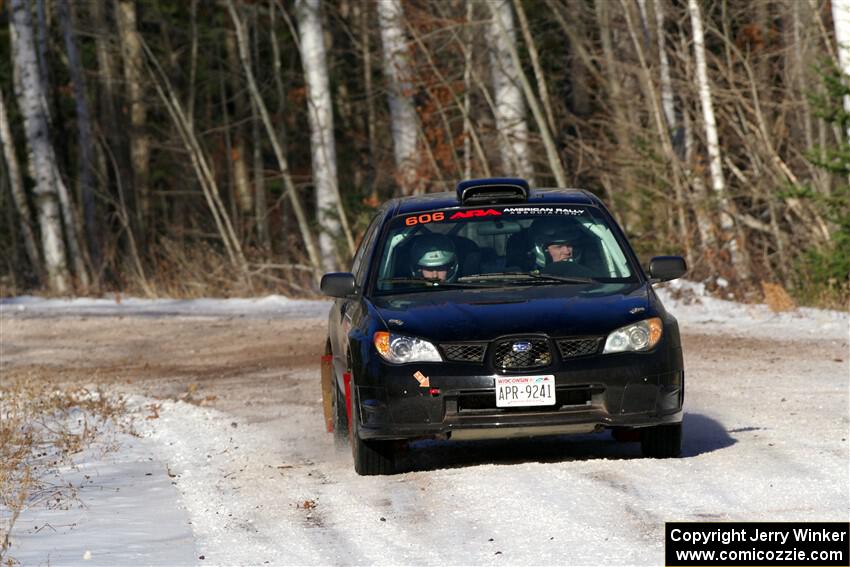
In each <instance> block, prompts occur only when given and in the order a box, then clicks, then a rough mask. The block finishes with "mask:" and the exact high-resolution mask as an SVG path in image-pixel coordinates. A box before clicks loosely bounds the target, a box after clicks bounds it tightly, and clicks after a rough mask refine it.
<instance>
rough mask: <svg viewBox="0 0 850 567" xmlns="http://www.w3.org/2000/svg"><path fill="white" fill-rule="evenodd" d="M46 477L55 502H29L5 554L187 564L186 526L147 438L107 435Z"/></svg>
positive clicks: (191, 545) (51, 561)
mask: <svg viewBox="0 0 850 567" xmlns="http://www.w3.org/2000/svg"><path fill="white" fill-rule="evenodd" d="M107 438H108V439H109V443H110V444H112V443H117V444H119V445H120V450H118V451H117V452H112V451H110V450H109V448H108V447H106V446H104V445H103V444H97V445H95V446H93V447H90V448H89V449H88V450H87V451H86V452H85V453H83V454H81V455H76V456H75V458H74V461H75V464H74V465H66V466H63V467H61V468H59V469H58V470H56V471H55V472H54V473H53V474H51V475H50V479H49V480H50V486H51V487H52V490H48V491H47V494H51V493H52V492H53V490H56V489H58V488H59V487H69V489H66V490H63V495H62V496H61V498H59V500H58V501H55V500H52V499H48V500H46V501H38V502H36V503H35V505H33V506H30V507H29V508H28V509H27V510H26V511H25V512H24V513H23V514H21V516H20V517H19V518H18V519H17V521H16V523H15V527H14V530H13V532H12V550H11V551H12V552H11V556H12V557H14V558H15V559H16V560H17V561H20V562H21V564H22V565H81V564H85V565H189V564H193V563H194V562H195V561H196V560H197V556H198V555H197V553H196V552H195V542H194V537H193V532H192V525H191V521H190V519H189V516H188V514H187V512H186V509H185V508H184V507H183V506H182V505H180V504H179V502H180V493H179V492H178V490H177V488H176V487H175V486H174V485H173V483H172V479H171V478H170V477H169V474H168V468H167V466H166V465H165V464H164V463H163V462H162V461H159V460H157V459H156V457H155V456H154V455H155V452H154V450H153V449H154V447H153V443H152V442H151V441H149V440H145V439H139V438H136V437H132V436H130V435H127V434H118V433H115V434H107Z"/></svg>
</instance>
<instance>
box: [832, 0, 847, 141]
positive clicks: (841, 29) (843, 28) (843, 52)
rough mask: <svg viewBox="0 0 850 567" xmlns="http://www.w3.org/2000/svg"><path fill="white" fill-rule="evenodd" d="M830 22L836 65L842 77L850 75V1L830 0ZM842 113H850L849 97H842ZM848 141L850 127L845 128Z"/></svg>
mask: <svg viewBox="0 0 850 567" xmlns="http://www.w3.org/2000/svg"><path fill="white" fill-rule="evenodd" d="M832 21H833V25H834V26H835V43H837V44H838V63H839V65H840V68H841V74H842V75H843V76H844V77H847V76H848V75H850V0H832ZM844 112H847V113H850V95H844ZM847 139H848V140H850V125H848V126H847Z"/></svg>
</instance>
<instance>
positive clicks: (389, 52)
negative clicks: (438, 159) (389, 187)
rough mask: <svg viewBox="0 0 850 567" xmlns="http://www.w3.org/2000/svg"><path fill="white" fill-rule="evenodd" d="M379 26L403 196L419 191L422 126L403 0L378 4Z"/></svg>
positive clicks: (394, 150)
mask: <svg viewBox="0 0 850 567" xmlns="http://www.w3.org/2000/svg"><path fill="white" fill-rule="evenodd" d="M377 8H378V23H379V25H380V28H381V43H382V44H383V52H384V75H385V76H386V80H387V99H388V102H389V107H390V118H391V130H392V135H393V153H394V155H395V163H396V171H397V174H396V176H397V179H398V182H399V185H400V188H401V192H402V194H403V195H410V194H412V193H414V192H415V191H416V181H417V180H416V177H417V173H416V172H417V169H418V166H419V159H418V152H417V151H416V146H417V140H418V134H419V126H418V117H417V115H416V108H414V106H413V98H412V97H411V92H412V90H413V84H412V82H411V78H410V61H409V55H408V52H407V39H406V38H405V35H404V21H403V20H404V12H403V10H402V7H401V0H382V1H381V2H378V3H377Z"/></svg>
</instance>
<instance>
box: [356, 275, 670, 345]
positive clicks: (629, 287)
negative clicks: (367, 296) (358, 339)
mask: <svg viewBox="0 0 850 567" xmlns="http://www.w3.org/2000/svg"><path fill="white" fill-rule="evenodd" d="M372 304H373V307H374V308H375V310H376V311H377V313H378V314H379V315H380V317H381V318H382V319H383V322H384V324H385V325H386V327H387V328H388V329H389V330H391V331H394V332H398V333H401V334H406V335H414V336H418V337H422V338H425V339H428V340H431V341H474V340H492V339H494V338H496V337H500V336H503V335H518V334H532V333H545V334H547V335H549V336H552V337H563V336H572V335H605V334H607V333H609V332H611V331H612V330H614V329H616V328H618V327H622V326H623V325H627V324H629V323H631V322H634V321H639V320H641V319H645V318H647V317H652V316H655V315H656V314H657V310H658V308H659V307H660V306H658V305H657V303H656V301H655V296H654V293H653V292H652V290H651V288H650V286H649V285H648V284H645V283H632V284H590V285H555V286H550V285H535V286H517V287H510V288H498V289H451V290H442V291H432V290H429V291H424V292H420V293H410V294H403V295H392V296H384V297H376V298H374V299H373V301H372Z"/></svg>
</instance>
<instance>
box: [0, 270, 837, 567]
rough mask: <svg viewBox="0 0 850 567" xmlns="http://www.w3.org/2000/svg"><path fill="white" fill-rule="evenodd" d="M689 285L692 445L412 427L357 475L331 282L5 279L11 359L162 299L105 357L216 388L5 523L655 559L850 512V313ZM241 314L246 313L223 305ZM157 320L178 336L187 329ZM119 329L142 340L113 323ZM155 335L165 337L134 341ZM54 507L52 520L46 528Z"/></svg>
mask: <svg viewBox="0 0 850 567" xmlns="http://www.w3.org/2000/svg"><path fill="white" fill-rule="evenodd" d="M683 285H684V286H685V287H686V288H688V289H689V290H690V291H687V292H683V290H682V289H679V290H675V291H674V292H672V293H671V292H670V291H668V290H661V291H660V293H661V295H662V298H663V299H664V302H665V305H667V307H668V309H669V310H670V311H672V312H673V313H674V314H675V315H676V316H677V317H678V318H679V321H680V325H681V327H682V332H683V338H684V342H685V345H684V348H685V359H686V360H685V363H686V368H687V373H688V374H687V376H688V378H687V387H688V389H687V398H686V412H687V415H686V418H685V435H684V455H683V457H682V458H680V459H675V460H653V459H643V458H641V457H640V453H639V448H638V446H637V444H634V443H617V442H615V441H613V440H612V439H611V438H610V436H608V435H607V434H595V435H585V436H578V437H558V438H549V439H538V440H514V441H509V442H497V441H493V442H486V443H480V442H479V443H473V442H434V441H431V442H419V443H417V444H415V445H414V447H413V448H412V449H411V450H410V451H409V453H408V454H407V455H406V458H405V470H407V472H404V473H402V474H398V475H395V476H391V477H359V476H357V475H356V474H355V473H354V471H353V468H352V464H351V457H350V455H348V454H347V453H346V452H344V451H343V452H340V451H337V450H335V448H334V447H333V442H332V439H331V437H330V436H329V435H328V434H326V433H325V432H324V429H323V424H322V417H321V409H320V405H319V391H318V387H317V385H318V372H317V367H316V365H315V364H314V362H313V359H314V353H313V352H312V351H309V349H308V348H307V347H305V346H304V345H309V344H312V343H316V344H318V343H319V341H320V339H321V337H322V328H323V327H324V325H326V313H327V309H328V305H329V304H328V303H327V302H324V301H311V302H310V301H291V300H287V299H286V298H267V299H263V300H224V301H215V300H199V301H198V302H191V301H179V302H163V301H159V300H130V299H123V300H122V301H121V303H120V305H113V304H114V303H115V302H114V301H112V302H111V303H110V302H109V300H105V303H100V302H99V301H92V300H85V301H82V302H80V300H75V301H71V302H64V301H61V300H37V299H34V298H30V299H21V298H19V299H15V300H8V299H7V300H2V302H0V311H2V314H3V318H4V320H5V322H4V329H7V330H9V336H10V337H11V338H10V339H7V338H5V337H4V338H3V342H4V343H8V345H9V348H8V349H4V350H6V351H7V355H4V356H5V358H6V359H7V360H6V361H4V364H6V365H10V366H11V367H15V366H16V365H18V366H20V367H24V366H26V365H28V364H30V363H31V362H32V358H34V357H32V356H31V355H30V354H28V353H30V352H32V351H33V350H35V347H36V346H39V345H34V344H31V343H34V342H37V341H40V340H45V341H54V342H56V341H58V342H56V344H55V345H54V346H53V347H52V348H53V350H52V351H50V352H51V353H52V354H51V356H60V357H61V356H62V353H63V352H68V351H70V350H71V349H72V346H69V345H73V344H76V343H74V342H68V341H73V340H75V339H74V337H72V338H67V337H58V336H57V334H56V333H54V329H56V328H57V327H59V328H60V329H61V327H62V325H63V324H66V325H70V324H71V322H65V321H66V319H67V318H71V317H79V316H81V315H83V316H85V317H88V316H97V317H101V319H98V321H97V323H96V325H94V326H96V327H99V328H100V327H105V329H103V328H101V329H100V332H102V333H110V334H115V335H118V336H119V337H118V338H116V339H115V342H114V343H110V344H109V349H108V350H109V352H106V351H107V349H104V350H103V352H101V351H98V350H96V349H92V350H91V352H92V353H93V354H92V356H93V357H108V356H116V355H115V354H114V352H112V351H115V350H120V345H121V342H120V335H121V334H122V333H124V334H126V333H127V332H128V331H127V329H132V328H133V327H132V325H133V324H134V323H129V324H128V323H127V322H126V321H125V322H123V323H122V324H120V325H119V324H118V323H111V322H110V321H112V320H113V319H114V317H112V316H125V315H128V316H139V317H143V318H144V317H159V316H160V315H164V314H174V315H176V317H175V318H174V319H175V322H174V323H169V322H168V321H164V320H162V319H161V318H158V320H157V324H158V325H162V326H163V327H164V328H163V329H162V330H161V331H157V329H155V328H153V327H151V326H150V325H145V326H144V327H145V332H150V333H154V332H161V333H162V334H161V335H156V336H152V337H151V338H150V341H152V342H151V343H139V344H137V345H136V347H135V350H129V349H128V350H127V353H129V354H127V356H128V357H129V358H131V359H132V358H134V357H135V358H142V359H144V360H141V361H139V362H138V364H137V365H136V366H133V365H132V364H130V363H125V362H123V359H121V365H120V366H115V367H114V368H119V370H120V376H121V377H122V380H123V379H124V377H125V376H130V375H131V374H132V372H134V371H136V370H135V369H137V368H138V369H141V368H145V369H146V372H148V374H145V376H148V377H147V378H144V379H142V378H141V376H142V374H138V376H139V377H136V375H133V376H134V377H133V383H132V384H129V385H127V384H122V385H121V388H122V391H124V392H125V393H126V392H128V391H130V392H132V391H133V390H134V389H135V391H136V394H135V398H132V399H133V400H134V403H135V404H136V406H137V407H139V408H140V409H142V408H147V407H150V406H149V404H150V403H153V400H152V397H157V398H158V397H160V396H159V395H157V394H156V392H162V391H170V390H168V389H167V387H170V388H172V389H174V391H177V388H178V387H182V388H183V389H184V390H185V387H186V382H187V381H189V380H198V384H200V385H199V386H198V388H199V391H200V392H201V395H203V394H206V395H207V399H214V400H215V401H214V402H212V406H213V407H206V406H202V405H199V404H198V403H197V399H196V400H195V403H187V402H185V401H178V398H179V397H178V396H173V395H172V396H169V398H170V399H166V400H161V399H157V400H156V403H158V404H160V407H159V409H158V412H157V413H158V417H157V418H156V419H146V420H142V422H141V424H140V426H139V427H140V429H141V433H142V435H143V438H142V439H132V438H131V439H128V444H127V445H126V446H124V447H123V448H122V449H121V450H120V451H118V452H117V453H113V454H109V455H106V456H102V455H101V456H95V455H92V456H91V457H90V458H89V457H86V458H84V459H83V460H82V464H81V465H80V470H79V471H66V472H67V474H68V475H70V476H69V477H68V478H71V479H72V481H74V482H78V483H80V484H82V485H83V487H84V488H83V489H82V490H81V491H80V494H79V496H80V500H81V502H83V504H84V505H85V507H84V508H79V509H74V508H72V509H70V510H59V511H57V510H43V509H41V510H33V511H31V512H30V515H29V516H27V517H26V520H25V521H24V522H22V523H19V524H18V527H17V528H16V531H15V532H13V539H14V540H15V541H16V542H17V545H18V546H17V547H13V549H12V555H13V556H15V557H16V558H18V559H22V560H23V562H24V564H40V563H41V564H44V563H47V562H48V561H49V562H50V563H51V564H66V563H67V564H86V565H87V564H93V563H94V564H96V563H98V562H103V563H130V564H157V563H170V564H180V565H182V564H191V563H195V564H201V565H206V564H213V565H233V564H240V565H245V564H252V565H254V564H256V565H263V564H279V565H287V564H352V563H357V564H387V565H389V564H393V565H395V564H440V565H442V564H492V563H498V562H502V563H506V564H574V565H598V564H638V565H649V564H652V565H658V564H661V563H662V561H663V559H662V557H663V530H664V522H665V521H674V520H697V521H698V520H749V521H754V520H776V521H783V520H788V521H791V520H842V521H847V520H849V519H850V469H848V467H850V452H849V451H848V425H850V419H848V408H849V407H850V370H848V359H850V356H848V345H847V338H848V319H847V314H846V313H840V312H831V311H818V310H798V311H796V312H792V313H784V314H774V313H772V312H770V311H769V310H768V309H767V307H765V306H745V305H740V304H736V303H732V302H726V301H721V300H717V299H713V298H709V297H706V296H705V294H704V293H703V292H702V290H701V289H700V287H699V286H697V285H695V284H689V283H685V284H683ZM674 295H675V296H676V297H678V298H679V299H674V297H673V296H674ZM100 301H104V300H100ZM55 315H58V316H61V318H62V320H61V321H58V320H56V317H55ZM234 317H244V318H245V319H246V326H245V327H240V326H235V323H234V322H233V319H234ZM264 319H284V320H287V325H289V323H291V322H292V321H296V320H297V325H296V326H294V327H293V326H283V327H275V326H273V323H274V322H273V321H269V322H268V323H269V327H270V328H271V329H273V334H274V337H273V339H274V340H275V341H278V342H279V344H280V348H281V349H283V348H284V347H286V348H288V349H290V350H292V351H294V352H293V353H292V354H291V356H292V357H293V358H291V360H292V361H293V362H292V363H291V364H288V365H287V366H286V367H281V366H279V365H278V364H276V363H274V362H272V363H269V364H266V363H265V362H264V363H263V364H262V365H261V366H258V367H249V365H247V364H244V363H242V362H239V363H238V364H236V363H234V364H233V367H234V368H236V369H235V370H228V371H227V372H224V371H222V372H219V373H217V374H215V375H209V376H208V375H207V374H204V372H205V371H206V370H208V369H198V365H199V364H200V363H199V362H197V361H195V360H194V359H193V362H192V366H191V372H194V373H195V374H181V372H184V370H181V369H180V368H173V367H170V366H169V367H166V366H163V367H162V368H153V369H148V368H147V366H146V365H147V364H148V362H147V361H148V360H150V361H153V360H156V359H158V358H167V357H177V356H179V354H178V353H179V351H178V350H177V348H178V346H182V345H185V347H186V348H187V349H188V348H191V349H192V352H198V353H199V354H198V355H197V356H198V357H208V358H209V357H214V356H216V355H217V354H221V351H222V350H226V349H225V346H230V345H226V344H224V345H223V344H220V343H218V342H214V341H213V342H211V343H204V345H206V346H199V347H196V346H195V343H194V342H193V341H195V340H197V339H196V338H193V337H192V336H189V335H184V334H182V333H184V332H185V330H186V326H189V327H197V328H198V330H197V334H198V335H202V336H212V335H213V334H214V333H215V332H219V331H218V330H217V329H218V327H220V326H225V329H223V330H221V333H222V336H223V337H224V339H223V340H229V341H230V342H232V343H234V345H233V347H232V348H233V349H234V352H236V351H238V350H239V349H241V350H245V349H249V347H252V346H257V345H256V344H253V343H256V342H257V341H259V340H260V338H259V337H260V334H257V335H254V334H252V333H254V332H255V330H256V329H258V328H264V327H257V326H256V325H265V322H264V321H263V320H264ZM139 320H140V321H143V319H139ZM206 320H209V323H204V321H206ZM255 320H256V321H255ZM254 321H255V322H254ZM90 324H91V321H88V322H85V321H83V322H80V323H74V325H76V326H75V327H74V330H73V332H71V333H69V334H72V335H79V336H83V335H85V334H86V333H90V332H91V333H93V332H94V331H93V330H91V329H92V327H93V326H92V325H90ZM40 325H52V326H51V330H50V331H49V332H48V331H46V330H45V329H44V328H42V327H41V326H40ZM109 325H112V326H111V327H110V326H109ZM128 325H129V326H128ZM169 325H170V326H169ZM204 325H206V326H204ZM230 330H232V336H230V335H228V334H226V331H230ZM141 332H142V331H141V330H139V331H138V333H141ZM4 334H5V331H4ZM60 334H61V333H60ZM92 336H95V335H92ZM161 336H173V337H174V340H173V342H174V343H176V345H177V346H174V345H170V344H164V341H162V339H161V338H157V337H161ZM42 337H49V339H42ZM97 337H98V338H97V341H98V343H103V339H102V338H101V336H100V335H97ZM130 339H136V342H139V341H140V340H141V339H139V337H124V342H127V343H129V342H132V341H131V340H130ZM210 340H212V339H210ZM240 341H241V342H240ZM299 341H301V342H299ZM149 344H156V345H161V346H159V348H162V349H164V350H163V352H164V354H162V355H161V356H156V357H154V356H153V355H151V356H150V358H144V357H145V356H147V353H148V351H149V350H150V346H149ZM210 345H212V346H210ZM239 345H242V346H241V347H240V346H239ZM257 348H259V347H257ZM262 348H263V349H264V351H265V350H268V346H265V345H262ZM168 349H173V350H168ZM39 352H45V351H39ZM228 352H229V351H228ZM125 354H126V353H125ZM225 354H227V356H235V354H234V355H231V354H228V353H225ZM222 356H224V355H222ZM251 356H253V355H251ZM288 356H289V355H288ZM299 356H300V357H301V358H298V357H299ZM67 360H68V361H70V362H69V363H68V365H71V362H73V361H74V360H75V359H72V358H71V357H70V355H68V358H67ZM287 360H290V359H287ZM74 364H79V363H77V362H74ZM151 364H153V362H151ZM211 364H214V365H215V366H216V367H220V366H222V365H223V363H222V362H221V361H220V360H219V359H214V360H212V362H211ZM73 370H74V372H81V371H80V369H79V368H76V369H73ZM68 371H69V370H68V368H64V369H63V372H68ZM98 371H100V372H102V369H101V370H98ZM138 372H141V370H138ZM154 374H155V375H156V379H154V378H151V377H150V376H151V375H154ZM187 376H188V377H187ZM162 381H164V382H165V383H166V386H167V387H166V386H162V385H161V384H160V382H162ZM150 384H153V385H154V386H150V388H149V389H145V388H148V386H145V387H142V386H143V385H150ZM196 398H197V397H196ZM83 471H86V472H83ZM90 471H97V472H98V474H99V476H98V477H97V479H98V480H97V482H96V483H94V484H90V486H92V488H91V489H90V488H88V486H89V485H86V484H85V482H87V481H88V479H86V478H85V476H84V475H86V474H89V475H91V472H90ZM148 473H150V476H148ZM74 475H77V476H74ZM95 486H99V487H101V488H100V489H97V488H94V487H95ZM119 494H120V496H119ZM124 499H126V500H124ZM47 523H49V524H50V525H51V526H60V527H59V528H56V531H55V532H54V531H52V530H47V529H43V526H45V525H47ZM36 526H38V527H36ZM38 528H42V529H38ZM86 551H90V552H91V559H90V560H87V559H84V557H85V553H86ZM201 557H203V559H201Z"/></svg>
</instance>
